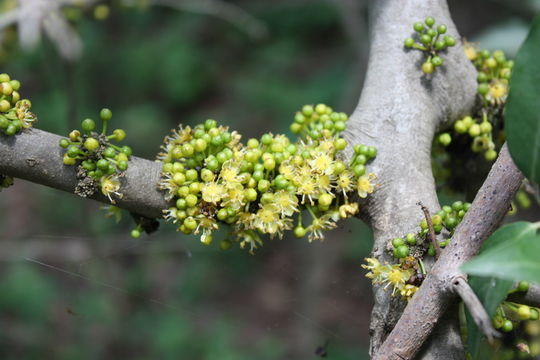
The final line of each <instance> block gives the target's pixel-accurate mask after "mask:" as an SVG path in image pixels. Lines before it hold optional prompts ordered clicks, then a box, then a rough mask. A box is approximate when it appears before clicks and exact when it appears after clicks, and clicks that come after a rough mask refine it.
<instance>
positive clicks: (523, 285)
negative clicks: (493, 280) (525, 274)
mask: <svg viewBox="0 0 540 360" xmlns="http://www.w3.org/2000/svg"><path fill="white" fill-rule="evenodd" d="M517 290H518V291H521V292H526V291H528V290H529V283H528V282H527V281H520V282H519V284H518V287H517Z"/></svg>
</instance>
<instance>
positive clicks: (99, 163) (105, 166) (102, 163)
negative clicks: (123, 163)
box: [96, 159, 109, 171]
mask: <svg viewBox="0 0 540 360" xmlns="http://www.w3.org/2000/svg"><path fill="white" fill-rule="evenodd" d="M96 166H97V168H98V169H100V170H103V171H106V170H108V169H109V162H108V161H107V160H105V159H99V160H98V161H97V163H96Z"/></svg>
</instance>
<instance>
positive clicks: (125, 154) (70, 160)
mask: <svg viewBox="0 0 540 360" xmlns="http://www.w3.org/2000/svg"><path fill="white" fill-rule="evenodd" d="M100 118H101V120H102V122H103V126H102V130H101V132H99V133H98V132H96V131H95V128H96V123H95V121H94V120H92V119H85V120H83V121H82V123H81V130H73V131H71V132H70V133H69V136H68V138H63V139H61V140H60V146H61V147H62V148H64V149H66V151H65V153H64V160H63V161H64V164H65V165H69V166H77V178H78V179H79V182H78V184H77V188H76V189H75V193H76V194H78V195H80V196H82V197H88V196H91V195H93V194H94V193H95V192H96V190H98V189H100V190H101V193H102V194H103V195H105V196H106V197H108V198H109V200H110V201H111V203H113V204H114V203H115V201H114V199H113V197H112V196H113V195H114V196H115V197H117V198H122V193H120V191H119V190H120V177H121V176H122V175H123V174H124V172H125V171H126V170H127V168H128V161H129V157H130V156H131V153H132V150H131V148H130V147H129V146H122V147H121V146H117V145H114V144H112V143H110V141H111V140H114V141H117V142H120V141H122V140H124V138H125V137H126V132H125V131H124V130H122V129H115V130H114V131H113V132H112V134H110V135H107V123H108V121H109V120H110V119H111V118H112V112H111V111H110V110H109V109H102V110H101V112H100Z"/></svg>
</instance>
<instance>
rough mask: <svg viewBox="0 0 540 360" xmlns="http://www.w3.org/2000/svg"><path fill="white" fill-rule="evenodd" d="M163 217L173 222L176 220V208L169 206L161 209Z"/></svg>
mask: <svg viewBox="0 0 540 360" xmlns="http://www.w3.org/2000/svg"><path fill="white" fill-rule="evenodd" d="M162 212H163V218H164V219H165V221H172V222H173V224H174V223H176V222H177V221H178V215H177V214H178V209H177V208H175V207H171V208H169V209H164V210H163V211H162Z"/></svg>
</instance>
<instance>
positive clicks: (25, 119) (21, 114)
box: [15, 101, 37, 128]
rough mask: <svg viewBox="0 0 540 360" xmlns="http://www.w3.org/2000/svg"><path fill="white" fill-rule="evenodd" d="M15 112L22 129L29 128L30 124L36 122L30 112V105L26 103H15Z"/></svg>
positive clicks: (35, 118) (34, 116)
mask: <svg viewBox="0 0 540 360" xmlns="http://www.w3.org/2000/svg"><path fill="white" fill-rule="evenodd" d="M15 112H16V113H17V118H18V119H19V120H21V122H22V125H23V127H24V128H29V127H31V126H32V124H33V123H34V122H36V121H37V117H36V115H34V113H32V112H31V111H30V103H29V102H27V101H17V104H15Z"/></svg>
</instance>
